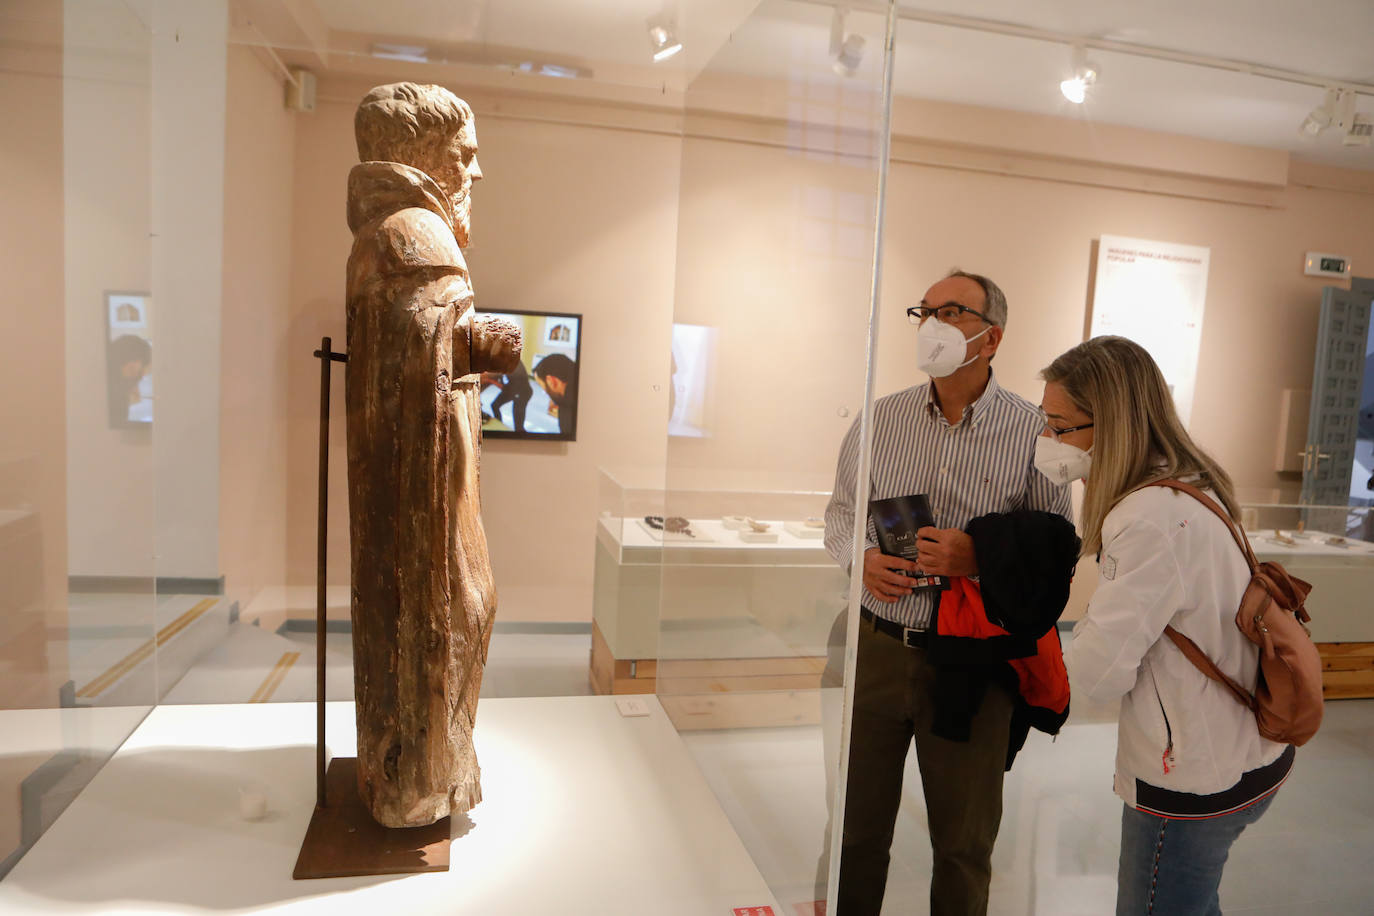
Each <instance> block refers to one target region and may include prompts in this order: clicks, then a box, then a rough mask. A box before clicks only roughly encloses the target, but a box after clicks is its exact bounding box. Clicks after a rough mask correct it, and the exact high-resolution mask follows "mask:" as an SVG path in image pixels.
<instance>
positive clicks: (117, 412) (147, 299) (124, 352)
mask: <svg viewBox="0 0 1374 916" xmlns="http://www.w3.org/2000/svg"><path fill="white" fill-rule="evenodd" d="M152 307H153V302H152V297H151V296H149V295H148V294H147V293H115V292H110V293H106V294H105V328H106V332H107V336H106V339H105V357H106V359H105V365H106V372H107V374H108V378H107V380H106V385H105V392H106V395H107V397H108V398H109V403H110V425H111V426H115V427H118V426H134V427H137V426H144V425H145V424H148V423H152V422H153V330H152V329H153V324H152V314H151V312H152Z"/></svg>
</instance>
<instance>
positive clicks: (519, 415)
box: [491, 382, 531, 433]
mask: <svg viewBox="0 0 1374 916" xmlns="http://www.w3.org/2000/svg"><path fill="white" fill-rule="evenodd" d="M530 395H531V390H530V386H529V383H528V382H526V383H525V387H524V388H523V389H516V390H512V386H510V385H507V386H506V387H505V388H502V389H501V390H500V391H499V392H497V394H496V397H495V398H493V399H492V402H491V415H492V416H494V417H495V418H496V419H498V420H499V419H501V408H502V407H503V406H504V405H505V404H506V403H507V402H510V401H514V402H515V406H514V407H513V408H511V410H512V412H513V413H514V414H515V416H514V420H515V422H514V423H512V424H511V428H512V429H514V430H515V431H516V432H517V433H523V432H524V431H525V406H526V405H527V404H529V402H530Z"/></svg>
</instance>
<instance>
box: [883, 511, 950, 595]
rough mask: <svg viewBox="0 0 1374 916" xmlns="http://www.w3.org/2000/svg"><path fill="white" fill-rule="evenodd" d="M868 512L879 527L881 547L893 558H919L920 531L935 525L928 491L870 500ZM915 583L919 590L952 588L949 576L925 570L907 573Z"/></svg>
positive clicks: (915, 587) (915, 588)
mask: <svg viewBox="0 0 1374 916" xmlns="http://www.w3.org/2000/svg"><path fill="white" fill-rule="evenodd" d="M868 513H869V515H870V516H872V518H873V524H874V527H876V528H877V529H878V548H879V549H880V550H882V552H883V553H885V554H887V555H888V556H890V557H902V558H903V559H907V560H911V561H912V562H915V561H916V554H917V549H916V532H917V531H918V530H920V529H921V528H928V527H934V526H935V514H934V513H933V512H931V511H930V500H929V499H927V498H926V496H925V495H924V494H920V493H918V494H914V495H912V496H894V497H892V498H890V499H874V500H869V503H868ZM904 575H907V576H910V577H911V578H912V579H913V580H914V582H913V583H912V586H911V587H912V589H913V590H915V591H943V590H945V589H947V588H949V579H948V578H947V577H945V576H927V575H924V574H922V573H919V572H917V573H904Z"/></svg>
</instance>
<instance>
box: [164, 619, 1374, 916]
mask: <svg viewBox="0 0 1374 916" xmlns="http://www.w3.org/2000/svg"><path fill="white" fill-rule="evenodd" d="M240 626H241V625H240ZM589 648H590V638H589V636H588V635H587V634H584V633H571V634H570V633H531V632H523V631H511V630H507V631H505V632H500V631H498V632H497V633H496V634H495V635H494V636H493V638H492V644H491V652H490V656H489V659H488V664H487V668H486V673H485V677H484V681H483V688H482V695H483V697H484V698H494V697H517V696H532V697H533V696H560V695H562V696H567V695H581V694H586V693H588V692H589V691H588V686H587V662H588V652H589ZM328 649H329V653H328V658H329V674H328V679H329V684H330V696H331V698H348V697H350V696H351V683H352V669H351V663H350V661H349V655H348V649H349V637H348V636H347V634H331V636H330V638H329V641H328ZM292 652H296V653H299V655H300V657H299V659H298V660H297V661H296V662H295V663H294V665H293V666H292V668H291V670H290V671H288V672H287V675H286V676H285V677H281V678H279V682H278V683H277V685H276V687H275V688H274V691H273V693H272V695H271V696H270V697H268V698H267V699H268V700H270V701H272V702H277V701H286V700H305V699H308V698H310V697H312V696H313V690H314V686H313V684H314V682H313V665H314V648H313V634H303V633H287V634H284V635H280V636H279V635H276V634H269V633H265V632H262V631H257V632H256V633H244V632H241V631H238V630H237V628H231V629H230V637H229V639H227V640H225V642H224V643H223V645H221V646H219V647H217V648H216V649H215V650H214V651H212V652H210V653H207V654H206V655H205V656H203V657H202V659H201V660H200V661H199V662H197V664H196V665H193V666H192V667H191V669H190V670H189V671H188V672H187V673H186V675H185V677H183V678H182V679H181V680H180V681H179V682H178V683H177V684H176V685H175V686H174V687H173V688H172V693H171V694H170V695H169V699H168V701H171V698H172V697H176V700H175V701H176V702H188V703H211V702H237V703H244V702H247V701H248V699H249V695H250V694H251V693H253V692H254V691H260V690H261V687H262V684H263V683H264V681H265V680H266V678H267V677H268V676H269V675H270V674H271V672H272V670H273V667H274V665H278V666H279V665H280V659H281V657H282V656H283V654H289V653H292ZM827 696H832V695H831V694H829V693H828V694H827ZM830 705H831V706H833V705H834V704H833V703H830ZM480 722H481V716H479V728H480ZM1114 722H1115V711H1114V710H1113V709H1102V708H1099V709H1086V708H1078V707H1076V708H1075V710H1074V715H1073V718H1072V719H1071V720H1070V723H1069V725H1068V726H1066V728H1065V729H1064V731H1063V733H1062V734H1061V735H1060V736H1059V738H1058V740H1057V741H1054V742H1051V741H1050V740H1049V739H1048V738H1047V737H1045V736H1042V735H1039V734H1034V733H1033V734H1032V736H1031V739H1030V741H1029V743H1028V745H1027V747H1026V749H1025V750H1024V751H1023V752H1022V754H1021V756H1020V757H1019V758H1018V760H1017V763H1016V766H1015V768H1014V769H1013V770H1012V772H1011V773H1009V774H1008V777H1007V783H1006V793H1005V801H1004V818H1003V824H1002V830H1001V834H1000V836H999V840H998V845H997V850H996V853H995V857H994V872H995V874H994V881H993V889H992V891H993V893H992V913H994V914H998V916H1010V914H1017V916H1021V914H1049V916H1074V914H1103V913H1110V912H1111V911H1112V906H1113V901H1114V899H1115V874H1116V858H1117V850H1118V833H1119V820H1120V810H1121V809H1120V803H1119V801H1118V800H1117V799H1116V798H1115V796H1114V795H1112V794H1111V770H1112V760H1113V756H1114V747H1115V726H1114ZM683 739H684V741H685V743H686V746H687V748H688V749H689V750H690V753H691V756H692V757H693V758H694V759H695V761H696V764H697V766H698V767H699V769H700V771H701V773H702V774H703V775H704V777H705V779H706V781H707V782H708V783H709V784H710V786H711V788H712V789H713V790H714V794H715V796H716V798H718V799H719V800H720V804H721V805H722V807H723V808H724V810H725V812H726V813H727V814H728V815H729V818H730V821H731V823H732V824H733V827H734V830H735V831H736V832H737V833H738V835H739V837H740V838H741V840H742V841H743V843H744V846H745V848H747V849H748V851H749V854H750V856H751V857H752V859H753V861H754V862H755V863H756V864H757V866H758V869H759V871H760V872H761V873H762V875H763V876H764V878H765V879H766V880H767V883H768V886H769V887H770V888H771V889H772V891H773V893H774V894H775V895H776V897H777V899H778V901H779V902H780V903H781V906H782V909H781V910H780V911H779V913H778V914H777V916H797V914H802V913H807V916H809V911H808V910H806V909H803V907H805V906H807V905H809V904H810V902H811V901H813V900H815V899H816V898H817V896H818V893H817V883H816V882H817V873H818V862H819V860H820V859H821V856H822V853H823V850H824V844H825V835H826V825H827V801H826V798H827V789H826V772H827V770H826V766H825V763H824V758H825V753H826V750H827V748H828V747H833V741H829V742H828V741H827V738H826V734H825V730H823V729H822V727H821V726H818V725H817V726H804V727H788V728H773V729H738V730H726V731H710V732H688V733H684V735H683ZM551 753H552V754H554V756H555V757H556V755H557V753H558V751H557V749H555V750H553V751H551ZM832 753H833V752H832ZM1372 774H1374V700H1345V701H1334V702H1332V703H1330V704H1329V705H1328V708H1327V719H1326V722H1325V724H1324V726H1323V728H1322V730H1321V732H1320V733H1319V734H1318V736H1317V737H1316V738H1315V739H1314V740H1313V741H1312V742H1311V743H1310V744H1309V745H1307V746H1306V747H1304V748H1302V749H1300V751H1299V754H1298V764H1297V768H1296V769H1295V771H1294V774H1293V776H1292V777H1291V779H1290V780H1289V782H1288V784H1287V785H1286V786H1285V787H1284V789H1283V790H1282V791H1281V792H1280V793H1279V796H1278V798H1277V799H1276V801H1275V803H1274V806H1273V807H1272V809H1271V810H1270V812H1269V814H1268V815H1266V817H1265V818H1264V819H1263V820H1262V821H1260V822H1259V823H1258V824H1257V825H1256V826H1255V827H1253V828H1251V830H1249V831H1248V832H1247V833H1246V834H1245V835H1244V836H1243V837H1242V838H1241V840H1240V841H1239V842H1238V844H1237V845H1236V847H1235V850H1234V853H1233V855H1232V859H1231V863H1230V865H1229V866H1228V868H1227V872H1226V878H1225V880H1224V882H1223V888H1222V902H1223V905H1224V907H1225V911H1226V913H1228V914H1273V916H1277V914H1287V913H1304V914H1309V913H1310V914H1317V916H1334V914H1342V916H1345V914H1374V867H1371V865H1372V864H1374V779H1372V778H1371V775H1372ZM919 779H920V777H919V774H918V773H917V771H916V766H915V761H914V757H913V758H912V759H910V760H909V761H908V767H907V778H906V785H905V789H904V796H903V808H902V813H901V815H900V818H899V821H898V827H897V836H896V840H895V842H894V845H893V865H892V870H891V874H890V877H889V884H888V895H887V899H888V906H887V907H886V909H885V910H884V912H885V913H887V914H889V916H893V914H922V913H926V912H928V905H927V893H928V881H929V877H928V876H929V869H930V851H929V844H928V841H927V839H926V831H925V810H924V804H923V801H922V797H921V791H920V781H919ZM581 788H582V787H581V785H580V784H579V783H576V782H575V781H574V782H573V783H571V784H570V785H569V786H568V791H569V792H577V791H581ZM664 791H671V788H670V787H665V789H664Z"/></svg>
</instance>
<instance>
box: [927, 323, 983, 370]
mask: <svg viewBox="0 0 1374 916" xmlns="http://www.w3.org/2000/svg"><path fill="white" fill-rule="evenodd" d="M991 329H992V325H988V326H987V327H986V328H983V330H981V331H979V332H978V333H977V334H974V335H973V336H972V337H965V336H964V335H963V333H962V332H961V331H960V330H959V329H958V328H956V327H955V326H954V325H952V324H945V323H944V322H943V321H937V320H936V319H934V318H928V319H926V321H925V322H924V323H923V324H922V325H921V326H920V327H919V328H917V329H916V349H917V358H916V366H917V368H918V369H920V370H921V371H922V372H924V373H925V374H926V375H929V376H930V377H931V378H944V377H945V376H947V375H953V374H954V373H955V372H957V371H959V370H960V369H962V368H963V367H965V366H967V365H968V364H969V363H971V362H973V360H974V359H977V358H978V357H977V356H974V357H973V359H964V353H965V352H967V350H966V348H967V345H968V343H969V341H972V340H977V339H978V338H980V337H982V336H983V335H984V334H986V333H987V332H988V331H990V330H991ZM960 360H963V362H960Z"/></svg>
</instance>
